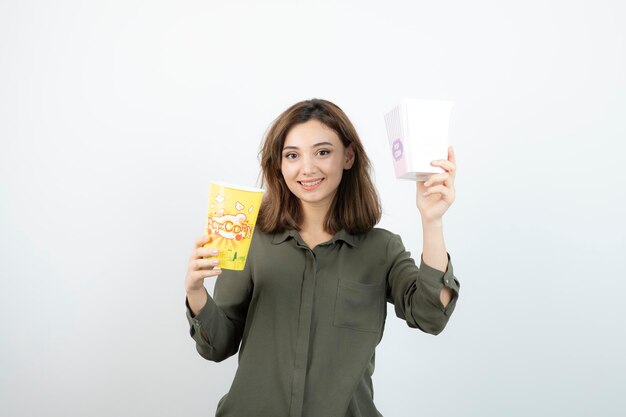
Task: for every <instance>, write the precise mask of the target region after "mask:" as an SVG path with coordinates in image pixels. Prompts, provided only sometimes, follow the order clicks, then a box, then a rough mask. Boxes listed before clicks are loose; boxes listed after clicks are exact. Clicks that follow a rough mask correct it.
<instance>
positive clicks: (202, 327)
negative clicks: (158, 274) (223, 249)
mask: <svg viewBox="0 0 626 417" xmlns="http://www.w3.org/2000/svg"><path fill="white" fill-rule="evenodd" d="M209 242H210V240H209V237H208V236H203V237H202V238H200V239H198V241H196V247H195V249H194V252H193V254H192V256H191V257H190V259H189V268H188V270H187V275H186V278H185V290H186V293H187V299H186V302H185V304H186V306H187V320H188V321H189V325H190V329H189V332H190V335H191V337H192V338H193V339H194V340H195V342H196V349H197V350H198V353H199V354H200V355H201V356H202V357H203V358H205V359H208V360H211V361H215V362H219V361H222V360H224V359H226V358H228V357H230V356H232V355H234V354H235V353H236V352H237V350H238V349H239V344H240V342H241V338H242V335H243V329H244V326H245V320H246V315H247V311H248V304H249V302H250V294H251V291H252V284H251V280H250V277H249V273H248V271H246V270H244V271H237V272H235V271H228V274H226V275H227V276H226V277H220V278H218V282H216V284H215V292H214V297H211V296H209V294H208V293H207V291H206V289H205V288H204V279H206V278H209V277H215V276H218V275H220V274H221V273H222V270H220V269H218V268H217V267H216V265H217V262H216V261H217V259H216V258H215V255H217V251H216V249H214V248H206V247H204V245H205V244H207V243H209ZM221 278H225V279H221Z"/></svg>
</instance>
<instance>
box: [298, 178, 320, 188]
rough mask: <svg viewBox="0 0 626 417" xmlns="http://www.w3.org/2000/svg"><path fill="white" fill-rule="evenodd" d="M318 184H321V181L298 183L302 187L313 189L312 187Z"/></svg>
mask: <svg viewBox="0 0 626 417" xmlns="http://www.w3.org/2000/svg"><path fill="white" fill-rule="evenodd" d="M320 182H322V180H317V181H313V182H304V181H300V184H302V185H304V186H305V187H313V186H314V185H317V184H319V183H320Z"/></svg>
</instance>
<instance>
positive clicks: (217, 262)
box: [212, 259, 220, 265]
mask: <svg viewBox="0 0 626 417" xmlns="http://www.w3.org/2000/svg"><path fill="white" fill-rule="evenodd" d="M219 263H220V260H219V259H214V260H213V262H212V264H213V265H217V264H219Z"/></svg>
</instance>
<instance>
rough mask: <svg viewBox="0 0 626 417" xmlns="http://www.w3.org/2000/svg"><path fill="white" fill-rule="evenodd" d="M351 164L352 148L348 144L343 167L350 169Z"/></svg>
mask: <svg viewBox="0 0 626 417" xmlns="http://www.w3.org/2000/svg"><path fill="white" fill-rule="evenodd" d="M352 165H354V149H352V144H350V145H348V147H347V148H346V152H345V159H344V163H343V169H350V168H352Z"/></svg>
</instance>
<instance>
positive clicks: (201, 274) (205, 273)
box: [191, 268, 222, 281]
mask: <svg viewBox="0 0 626 417" xmlns="http://www.w3.org/2000/svg"><path fill="white" fill-rule="evenodd" d="M221 273H222V270H221V269H218V268H215V269H203V270H200V271H196V272H192V273H191V279H192V280H194V281H201V280H203V279H205V278H209V277H216V276H218V275H219V274H221Z"/></svg>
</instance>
